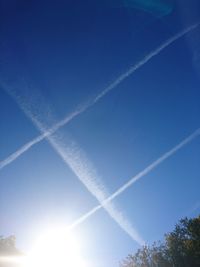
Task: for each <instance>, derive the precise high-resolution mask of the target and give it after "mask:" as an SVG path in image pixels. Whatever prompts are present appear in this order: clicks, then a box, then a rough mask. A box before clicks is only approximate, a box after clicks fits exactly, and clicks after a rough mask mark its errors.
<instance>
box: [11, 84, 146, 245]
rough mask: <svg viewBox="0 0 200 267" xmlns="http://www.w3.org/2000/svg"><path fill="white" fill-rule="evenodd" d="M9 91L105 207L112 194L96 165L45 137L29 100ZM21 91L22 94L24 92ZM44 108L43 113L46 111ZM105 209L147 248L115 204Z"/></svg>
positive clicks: (59, 141)
mask: <svg viewBox="0 0 200 267" xmlns="http://www.w3.org/2000/svg"><path fill="white" fill-rule="evenodd" d="M7 90H9V94H10V95H11V96H12V98H13V99H14V100H15V101H16V103H17V104H18V106H19V107H20V108H21V110H22V111H23V112H24V113H25V115H26V116H27V117H28V118H29V119H31V121H32V122H33V124H34V125H35V126H36V127H37V129H38V130H39V131H40V132H42V133H43V132H44V134H43V135H45V137H46V138H47V140H48V141H49V143H50V144H51V146H52V147H53V148H54V150H55V151H56V152H57V154H58V155H59V156H60V157H61V159H62V160H63V161H64V162H65V163H66V164H67V165H68V167H69V168H70V169H71V170H72V172H73V173H74V174H75V175H76V176H77V178H78V179H79V180H80V181H81V183H82V184H83V185H84V186H85V187H86V188H87V190H88V191H89V192H90V193H91V194H92V195H93V196H94V197H95V198H96V199H97V200H98V202H99V203H100V206H102V203H103V202H104V200H105V199H106V198H107V197H108V196H109V193H108V192H107V189H106V187H105V185H104V184H103V182H102V180H101V178H100V177H99V175H98V173H97V171H96V169H95V168H94V166H93V164H92V163H91V161H89V159H88V157H87V156H86V154H85V152H84V151H83V150H82V149H81V148H80V147H79V146H78V145H77V144H76V143H75V141H74V140H72V139H69V138H68V139H67V142H64V139H63V138H62V137H61V136H60V135H56V134H55V133H54V134H53V135H52V134H51V135H49V134H48V135H46V130H45V129H46V125H45V124H44V122H42V120H43V118H42V114H38V115H37V114H36V112H35V110H34V106H33V105H32V104H31V103H29V99H27V98H26V97H25V98H23V96H22V95H19V94H18V91H17V90H16V89H7ZM21 91H22V92H23V90H21ZM45 106H46V105H45ZM45 106H44V110H45V109H46V108H45ZM48 112H49V116H51V114H50V111H48ZM44 113H45V112H44ZM38 118H40V119H38ZM24 149H26V148H24ZM102 207H104V209H105V210H106V211H107V213H108V214H109V215H110V217H111V218H112V219H113V220H114V221H115V222H116V223H117V224H118V225H119V226H120V227H121V228H122V229H123V230H124V231H125V232H126V233H127V234H128V235H129V236H130V237H131V238H132V239H133V240H134V241H136V242H137V243H138V244H140V245H142V244H144V240H143V239H142V237H141V236H140V235H139V233H138V232H137V230H136V229H135V228H134V227H133V226H132V225H131V223H130V222H129V221H128V220H127V219H126V218H125V216H124V215H123V213H122V212H120V211H119V210H118V209H117V208H116V206H115V205H114V204H113V203H105V204H104V205H103V206H102Z"/></svg>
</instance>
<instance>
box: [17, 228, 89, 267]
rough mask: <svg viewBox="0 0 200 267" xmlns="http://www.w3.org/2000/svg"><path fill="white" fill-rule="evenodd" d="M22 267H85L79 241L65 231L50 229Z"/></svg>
mask: <svg viewBox="0 0 200 267" xmlns="http://www.w3.org/2000/svg"><path fill="white" fill-rule="evenodd" d="M22 265H23V266H24V267H35V266H37V267H86V264H85V262H84V260H83V258H82V256H81V249H80V241H79V240H77V238H76V237H75V236H74V235H73V234H72V232H67V231H66V229H51V230H48V231H46V232H45V233H44V234H42V235H41V236H40V237H39V238H38V239H37V240H36V241H35V243H34V245H33V249H32V250H31V251H30V253H28V255H27V257H25V258H24V261H23V264H22Z"/></svg>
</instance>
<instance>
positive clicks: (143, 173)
mask: <svg viewBox="0 0 200 267" xmlns="http://www.w3.org/2000/svg"><path fill="white" fill-rule="evenodd" d="M199 135H200V128H198V129H197V130H196V131H194V132H193V133H192V134H191V135H189V136H188V137H187V138H185V139H184V140H183V141H182V142H180V143H179V144H178V145H176V146H175V147H173V148H172V149H171V150H169V151H167V152H166V153H165V154H163V155H162V156H161V157H159V158H158V159H157V160H155V161H154V162H153V163H151V164H150V165H149V166H147V167H146V168H145V169H144V170H142V171H141V172H139V173H138V174H137V175H135V176H133V177H132V178H131V179H130V180H129V181H128V182H126V183H125V184H124V185H123V186H121V187H120V188H119V189H118V190H117V191H115V192H114V193H113V194H112V195H110V196H109V197H108V198H106V199H105V200H104V201H103V202H102V203H101V204H100V205H97V206H96V207H94V208H93V209H91V210H90V211H89V212H87V213H86V214H84V215H83V216H81V217H80V218H79V219H78V220H76V221H75V222H74V223H73V224H71V225H70V226H69V228H70V229H71V228H74V227H76V226H77V225H79V224H80V223H82V222H84V221H85V220H86V219H88V218H89V217H90V216H92V215H93V214H94V213H96V212H97V211H98V210H99V209H101V208H104V206H105V205H108V203H110V202H111V201H113V200H114V199H115V198H116V197H118V196H119V195H121V194H122V193H123V192H124V191H125V190H127V189H128V188H129V187H130V186H132V185H133V184H134V183H135V182H136V181H138V180H139V179H141V178H143V177H144V176H146V175H148V174H149V173H150V172H151V171H153V170H154V169H155V168H156V167H158V166H159V165H160V164H161V163H163V162H164V161H165V160H167V159H168V158H170V157H171V156H173V155H174V154H175V153H177V152H178V151H179V150H180V149H181V148H183V147H184V146H186V145H188V144H189V143H190V142H192V141H193V140H194V139H195V138H197V137H198V136H199Z"/></svg>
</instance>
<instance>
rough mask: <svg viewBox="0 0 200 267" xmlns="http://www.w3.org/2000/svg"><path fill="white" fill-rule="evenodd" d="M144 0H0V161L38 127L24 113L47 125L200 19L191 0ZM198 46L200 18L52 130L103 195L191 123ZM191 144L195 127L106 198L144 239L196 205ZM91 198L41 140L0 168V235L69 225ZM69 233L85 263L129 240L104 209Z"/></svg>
mask: <svg viewBox="0 0 200 267" xmlns="http://www.w3.org/2000/svg"><path fill="white" fill-rule="evenodd" d="M151 2H152V3H154V4H152V6H150V7H148V5H147V1H134V0H133V1H114V0H113V1H29V2H27V1H14V0H10V1H3V0H1V1H0V4H1V6H2V8H1V14H0V25H1V27H0V34H1V43H0V46H1V49H0V51H1V52H0V68H1V72H0V74H1V80H0V83H1V90H0V110H1V112H0V128H1V132H0V135H1V138H0V147H1V149H0V159H1V161H2V160H4V159H5V158H7V157H8V156H9V155H10V154H12V153H13V152H15V151H16V150H18V149H19V148H20V147H21V146H23V145H24V144H25V143H27V142H29V141H30V140H32V139H33V138H35V137H36V136H38V135H39V134H40V131H39V130H38V128H37V127H35V125H34V124H33V123H32V121H31V120H30V117H31V116H32V119H33V117H35V118H36V120H37V122H39V123H40V124H41V125H42V126H43V127H45V128H48V127H51V126H52V125H54V124H55V123H56V122H57V121H59V120H61V119H63V118H64V117H65V116H66V115H68V114H69V113H71V112H73V111H74V110H76V109H77V106H79V105H84V104H85V103H87V102H88V101H91V100H92V99H94V98H95V96H97V95H98V94H99V93H100V92H102V91H103V90H104V89H105V88H106V87H107V86H108V85H109V84H110V83H112V82H113V81H114V80H115V79H117V78H118V77H119V75H121V74H122V73H124V72H126V71H127V70H128V69H129V68H130V67H131V66H133V65H134V64H136V63H137V62H139V61H140V60H142V59H143V58H144V57H145V56H146V55H148V54H149V53H150V52H151V51H152V50H154V49H156V48H157V47H159V46H160V45H161V44H163V43H164V42H165V41H166V40H168V39H169V38H171V37H172V36H174V35H176V34H177V33H179V32H180V31H182V30H184V29H185V28H187V27H188V26H191V25H193V24H195V23H197V22H198V21H199V20H200V18H199V14H198V12H197V10H198V8H199V3H198V1H195V0H192V1H185V3H184V4H183V3H181V2H182V1H167V0H166V1H164V0H163V1H161V0H160V1H153V0H152V1H151ZM199 44H200V27H199V28H196V29H195V30H193V31H191V32H189V33H188V34H186V35H184V36H183V37H182V38H180V39H178V40H176V41H175V42H173V43H172V44H171V45H170V46H168V47H166V48H165V49H164V50H163V51H162V52H161V53H159V54H158V55H157V56H156V57H154V58H152V59H151V60H150V61H149V62H147V63H146V64H144V65H143V66H142V67H141V68H140V69H138V70H137V71H136V72H135V73H133V74H132V75H130V76H129V77H128V78H127V79H125V80H124V81H123V82H122V83H121V84H119V85H118V86H117V87H116V88H114V89H113V90H112V91H110V92H109V93H108V94H107V95H105V96H104V97H103V98H102V99H101V100H100V101H99V102H98V103H96V104H95V105H93V106H92V107H90V108H88V109H87V110H86V111H85V112H83V113H82V114H80V115H79V116H77V117H76V118H74V119H73V120H72V121H70V123H68V124H67V125H65V126H64V127H63V128H62V129H59V130H58V131H57V132H56V133H55V135H56V140H59V141H60V142H61V145H63V146H68V143H71V142H72V141H73V142H76V146H77V147H78V149H79V150H81V151H83V152H84V155H85V156H84V157H85V158H87V159H88V161H90V163H91V164H92V168H93V169H95V171H96V173H97V174H98V177H100V179H101V180H102V183H103V184H104V185H105V186H106V188H107V190H108V193H110V194H111V193H113V192H114V191H115V190H117V189H118V188H119V187H120V186H122V185H123V184H124V183H125V182H127V181H128V180H129V179H130V178H131V177H133V176H134V175H136V174H137V173H138V172H140V171H142V170H143V169H144V168H145V167H147V166H148V165H149V164H151V163H152V162H153V161H154V160H156V159H157V158H158V157H160V156H161V155H162V154H163V153H165V152H166V151H168V150H170V149H171V148H173V147H174V146H175V145H177V144H178V143H179V142H181V141H182V140H183V139H184V138H186V137H187V136H189V135H190V134H191V133H193V132H194V131H195V130H196V129H198V128H199V127H200V122H199V115H200V105H199V99H200V89H199V73H200V72H199V71H200V61H199V60H200V50H199ZM8 90H11V91H13V92H15V96H16V95H17V97H18V100H19V101H18V104H17V102H16V98H15V97H14V98H13V97H11V96H10V95H9V94H8V93H7V92H8ZM19 105H21V108H23V107H24V108H25V109H26V110H27V111H29V114H30V113H31V116H29V117H28V116H27V114H26V115H25V114H24V112H23V111H22V110H21V109H20V107H19ZM22 106H23V107H22ZM40 130H41V129H40ZM199 153H200V138H199V137H198V138H196V139H194V140H193V141H192V142H191V143H189V144H188V145H187V146H185V147H183V148H182V149H181V150H180V151H178V152H177V153H176V154H175V155H173V156H172V157H171V158H169V159H168V160H166V161H165V162H164V163H162V164H161V165H160V166H158V167H157V168H156V169H155V170H153V171H152V172H151V173H149V174H148V175H147V176H145V177H143V178H142V179H140V181H138V182H137V183H135V184H134V185H133V186H131V187H130V188H128V189H127V190H126V191H125V192H124V193H123V194H121V195H120V196H119V197H118V198H116V199H115V200H114V203H115V205H116V206H117V207H118V209H119V210H120V211H122V212H123V214H124V216H125V217H126V218H127V219H128V220H129V221H130V222H131V224H132V225H133V227H134V228H135V229H137V231H138V233H139V234H140V235H141V236H142V238H143V239H144V240H145V242H147V243H151V242H153V241H155V240H158V239H161V238H162V237H163V234H164V233H166V232H168V231H170V230H171V229H172V228H173V226H174V224H175V223H176V222H177V221H178V220H179V219H180V218H181V217H184V216H186V215H188V216H195V215H197V214H198V212H199V204H198V203H199V201H200V200H199V186H200V182H199V173H200V167H199ZM97 204H98V201H97V200H96V199H95V197H94V196H92V195H91V194H90V193H89V192H88V190H87V189H86V188H85V186H84V185H83V184H82V183H81V182H80V181H79V180H78V179H77V175H75V174H74V172H73V171H72V170H71V169H70V168H69V167H68V166H66V164H65V163H64V162H63V161H62V160H61V158H60V157H59V156H58V154H57V153H55V150H54V149H53V148H52V146H51V145H50V144H49V142H47V141H45V140H44V141H42V142H40V143H38V144H37V145H35V146H33V147H32V148H31V149H29V150H28V151H27V152H26V153H24V154H23V155H21V156H20V157H19V158H18V159H16V160H15V161H13V162H12V163H11V164H10V165H7V166H6V167H5V168H2V169H1V170H0V216H1V221H0V231H1V233H0V234H2V235H9V234H15V235H16V237H17V243H18V246H19V248H21V249H23V250H27V249H28V247H29V246H30V244H31V242H32V240H33V238H34V236H35V234H36V232H37V231H38V229H39V230H40V229H43V228H45V226H46V225H47V224H49V223H54V222H55V223H62V224H66V225H70V224H71V223H73V222H74V221H75V220H76V219H78V218H79V217H80V216H82V215H83V214H84V213H86V212H88V211H89V210H90V209H92V208H93V207H95V206H96V205H97ZM76 231H77V232H78V233H79V234H80V235H81V236H82V239H83V240H85V246H84V247H85V249H84V250H85V255H86V257H87V258H90V260H91V261H92V263H93V266H95V267H98V266H104V267H105V266H106V267H107V266H116V265H117V264H118V262H119V261H120V260H121V259H123V258H124V257H125V256H126V255H127V254H128V253H130V252H132V251H135V249H136V248H138V247H139V245H138V244H137V242H135V241H134V240H133V239H132V238H131V237H130V236H129V235H127V233H125V232H124V231H123V230H122V229H121V228H120V227H119V225H117V224H116V222H115V221H113V219H111V218H110V217H109V216H108V214H107V213H106V212H105V211H104V210H103V209H102V210H99V211H98V212H97V213H95V214H94V215H93V216H91V217H90V218H88V220H86V221H85V222H84V223H82V224H80V225H79V226H78V227H77V228H76Z"/></svg>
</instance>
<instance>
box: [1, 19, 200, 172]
mask: <svg viewBox="0 0 200 267" xmlns="http://www.w3.org/2000/svg"><path fill="white" fill-rule="evenodd" d="M198 26H199V23H197V24H194V25H192V26H190V27H188V28H186V29H185V30H183V31H181V32H179V33H178V34H176V35H175V36H173V37H171V38H170V39H168V40H167V41H166V42H164V43H163V44H162V45H161V46H159V47H158V48H157V49H155V50H153V51H152V52H150V53H149V54H148V55H146V56H145V57H144V58H143V59H142V60H141V61H139V62H138V63H136V64H135V65H134V66H132V67H131V68H129V69H128V70H127V71H126V72H125V73H123V74H122V75H120V76H119V77H118V78H117V79H116V80H115V81H114V82H112V83H111V84H110V85H109V86H108V87H106V88H105V89H104V90H103V91H102V92H101V93H99V94H98V95H97V96H96V97H95V98H94V99H92V100H91V101H89V102H88V103H86V104H84V105H82V106H80V107H79V108H77V110H76V111H74V112H73V113H71V114H70V115H68V116H67V117H65V118H64V119H63V120H61V121H59V122H58V123H56V124H55V125H54V126H53V127H52V128H49V129H48V130H47V131H46V132H45V133H43V134H41V135H40V136H38V137H36V138H35V139H33V140H32V141H30V142H28V143H27V144H25V145H24V146H22V147H21V148H20V149H18V150H17V151H16V152H14V153H13V154H11V155H10V156H9V157H7V158H6V159H4V160H2V161H0V169H2V168H4V167H5V166H6V165H8V164H10V163H12V162H13V161H14V160H16V159H17V158H18V157H19V156H21V155H22V154H23V153H25V152H26V151H27V150H28V149H30V148H31V147H32V146H34V145H35V144H37V143H39V142H41V141H42V140H44V139H45V138H47V137H48V136H50V135H52V134H53V133H54V132H56V131H57V130H58V129H59V128H61V127H63V126H64V125H66V124H67V123H69V122H70V121H71V120H73V119H74V118H76V117H77V116H79V115H80V114H82V113H83V112H85V111H86V110H87V109H89V108H90V107H92V106H93V105H95V104H96V103H97V102H98V101H99V100H100V99H101V98H103V97H104V96H105V95H106V94H107V93H109V92H110V91H111V90H113V89H114V88H115V87H117V86H118V85H119V84H120V83H121V82H123V81H124V80H125V79H126V78H128V77H129V76H130V75H131V74H133V73H134V72H135V71H136V70H137V69H139V68H140V67H142V66H143V65H144V64H146V63H147V62H148V61H149V60H151V59H152V58H153V57H155V56H156V55H158V54H159V53H160V52H161V51H162V50H164V49H165V48H167V47H168V46H169V45H170V44H172V43H173V42H175V41H176V40H178V39H179V38H181V37H183V36H184V35H185V34H187V33H189V32H190V31H192V30H194V29H196V28H197V27H198ZM1 86H2V88H3V89H5V88H6V85H4V84H2V83H1ZM5 90H6V89H5Z"/></svg>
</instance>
